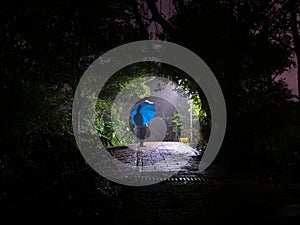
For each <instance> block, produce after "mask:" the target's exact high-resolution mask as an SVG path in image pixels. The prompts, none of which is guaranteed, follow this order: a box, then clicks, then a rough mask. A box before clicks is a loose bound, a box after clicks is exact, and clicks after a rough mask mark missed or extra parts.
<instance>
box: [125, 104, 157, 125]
mask: <svg viewBox="0 0 300 225" xmlns="http://www.w3.org/2000/svg"><path fill="white" fill-rule="evenodd" d="M155 114H156V106H155V104H154V103H153V102H150V101H148V100H145V101H143V102H141V103H139V104H137V105H136V106H135V107H134V109H133V111H132V112H131V121H132V123H133V124H136V125H138V126H142V125H145V124H147V123H149V122H150V121H151V120H152V118H153V117H154V116H155Z"/></svg>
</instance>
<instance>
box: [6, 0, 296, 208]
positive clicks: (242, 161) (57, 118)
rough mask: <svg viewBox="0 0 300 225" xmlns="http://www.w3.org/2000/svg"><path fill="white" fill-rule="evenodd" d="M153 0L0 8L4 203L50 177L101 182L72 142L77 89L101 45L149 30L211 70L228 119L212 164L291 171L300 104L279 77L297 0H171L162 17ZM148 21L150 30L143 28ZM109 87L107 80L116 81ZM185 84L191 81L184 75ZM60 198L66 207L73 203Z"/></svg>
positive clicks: (278, 174)
mask: <svg viewBox="0 0 300 225" xmlns="http://www.w3.org/2000/svg"><path fill="white" fill-rule="evenodd" d="M154 2H155V1H151V0H141V1H135V0H125V1H114V0H103V1H102V0H101V1H98V2H97V4H96V5H95V4H94V3H88V2H85V1H42V2H35V1H23V2H20V3H19V2H18V3H17V2H15V1H8V2H6V3H4V5H2V6H1V9H0V29H1V32H0V43H1V44H0V46H1V54H0V73H1V76H0V87H1V89H0V98H1V100H0V102H1V110H0V112H1V117H0V123H1V124H0V132H1V133H0V135H1V154H0V194H1V196H0V199H1V202H3V203H5V207H6V208H8V209H10V208H12V209H14V207H16V205H18V204H20V205H22V201H26V199H27V198H31V197H30V196H32V195H35V193H40V192H43V191H45V193H48V192H47V191H48V188H50V189H51V188H52V187H58V186H59V187H63V188H62V189H63V190H64V191H65V193H60V194H61V196H63V197H61V198H62V199H67V198H69V196H72V193H83V192H90V193H93V191H94V190H95V188H96V187H104V186H106V185H107V181H106V180H104V179H102V178H100V177H98V175H97V174H96V173H94V172H93V171H92V170H91V169H89V168H88V165H87V164H86V163H85V162H84V159H83V158H82V156H81V155H80V152H79V151H78V149H77V147H76V143H75V140H74V137H73V134H72V123H71V107H72V98H73V94H74V90H75V89H76V85H77V83H78V81H79V79H80V77H81V76H82V74H83V72H84V71H85V70H86V69H87V67H88V66H89V65H90V64H91V63H92V62H93V61H94V60H95V59H96V58H97V57H98V56H100V55H101V54H102V53H104V52H105V51H108V50H110V49H112V48H114V47H117V46H119V45H121V44H125V43H127V42H131V41H136V40H143V39H151V38H152V39H153V38H155V39H161V40H167V41H172V42H175V43H178V44H180V45H183V46H185V47H187V48H189V49H190V50H192V51H194V52H195V53H196V54H198V55H199V56H200V57H201V58H202V59H203V60H204V61H205V62H206V63H207V64H208V65H209V66H210V68H211V69H212V71H213V72H214V73H215V75H216V76H217V79H218V81H219V83H220V85H221V87H222V89H223V92H224V96H225V99H226V106H227V112H228V125H227V132H226V137H225V140H224V143H223V146H222V149H221V151H220V154H219V155H218V157H217V160H216V161H215V163H216V164H218V165H222V166H225V167H227V168H232V169H238V170H242V171H247V172H249V173H250V174H253V175H255V176H259V177H264V178H272V179H277V180H298V179H299V174H300V152H299V150H300V119H299V118H300V108H299V107H300V105H299V103H298V102H297V101H298V100H297V97H295V96H293V95H292V94H291V92H290V90H289V89H288V87H287V85H286V83H285V82H284V81H283V80H281V79H278V76H279V75H280V74H282V73H283V72H284V71H287V70H289V69H291V68H292V67H295V66H296V65H297V63H298V65H299V59H300V46H299V45H300V38H299V36H300V35H299V33H300V32H299V26H300V25H299V21H297V16H295V15H298V16H299V13H300V7H299V1H293V0H278V1H273V0H270V1H261V0H241V1H239V0H237V1H221V0H214V1H212V0H203V1H184V0H173V1H170V5H171V6H172V10H171V11H174V12H173V13H170V12H169V13H170V14H171V15H167V14H168V12H163V14H165V16H164V15H162V13H161V12H160V11H159V8H160V7H159V4H157V5H156V4H154ZM154 22H155V24H156V25H157V26H156V28H157V29H154V28H153V29H152V30H151V29H150V31H149V30H148V27H149V25H150V23H154ZM154 27H155V26H154ZM298 71H299V70H298ZM298 74H299V72H298ZM131 78H132V77H131ZM168 78H170V79H171V80H172V79H173V80H174V81H176V80H178V78H177V77H176V76H172V74H170V76H169V77H168ZM126 82H128V80H126ZM114 85H115V86H116V88H115V89H110V90H114V91H115V90H119V89H120V88H121V87H122V85H124V83H122V79H121V81H119V83H115V84H114ZM183 86H187V87H190V90H191V91H192V90H193V89H194V90H195V87H193V83H192V82H191V80H189V79H187V80H185V83H184V84H183ZM106 95H107V96H110V95H109V94H108V93H106ZM292 100H294V101H292ZM205 107H207V105H206V106H205ZM57 182H58V183H57ZM89 184H90V185H89ZM97 185H98V186H97ZM51 192H54V191H52V189H51ZM54 193H55V192H54ZM54 195H56V194H54ZM91 195H92V194H91ZM57 198H60V195H57ZM82 199H84V198H81V200H82ZM81 200H80V201H81ZM104 200H105V199H104ZM104 200H103V201H104ZM41 201H42V200H41ZM80 201H79V202H80ZM82 201H83V204H85V203H86V202H84V200H82ZM78 204H79V203H78ZM68 207H69V208H68V210H70V211H72V210H74V212H75V211H76V207H79V206H76V204H75V205H72V204H71V203H68ZM72 207H73V208H72ZM17 208H18V207H17ZM87 211H88V209H87ZM72 212H73V211H72Z"/></svg>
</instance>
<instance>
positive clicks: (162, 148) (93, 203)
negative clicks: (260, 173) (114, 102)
mask: <svg viewBox="0 0 300 225" xmlns="http://www.w3.org/2000/svg"><path fill="white" fill-rule="evenodd" d="M145 144H146V146H147V147H144V148H142V149H139V150H141V151H139V152H138V151H137V148H136V146H135V145H132V146H128V148H114V149H109V151H110V152H111V154H112V155H113V156H114V157H116V158H117V159H118V160H120V161H122V162H124V163H129V164H132V165H136V164H139V165H144V166H146V165H155V164H156V163H157V162H160V161H164V160H165V158H166V157H170V158H171V160H170V162H169V163H168V164H166V165H167V166H165V167H164V168H161V169H165V170H171V169H174V168H178V166H179V165H182V163H181V162H180V161H178V160H180V157H178V156H180V155H182V156H183V158H185V157H186V156H188V158H189V160H187V161H186V163H185V164H184V166H181V168H180V170H179V172H178V173H177V174H175V175H173V176H172V177H170V178H169V179H167V180H164V181H159V182H158V183H156V184H153V185H149V186H141V187H132V186H124V185H120V184H117V183H113V182H111V181H108V180H106V179H104V178H102V177H100V176H99V175H98V174H97V173H95V172H94V171H93V170H92V169H91V168H89V167H88V168H87V169H85V170H84V171H83V172H80V173H78V174H74V175H68V176H66V178H64V179H63V180H60V181H57V182H55V183H53V184H51V185H47V186H45V188H43V189H39V190H38V191H33V190H29V191H28V193H29V194H26V195H24V191H23V193H21V192H20V190H24V188H25V187H26V185H27V184H26V185H24V184H23V186H19V185H16V186H14V188H15V190H10V191H9V192H8V193H6V197H5V198H4V197H2V198H1V201H2V202H4V203H5V204H4V205H5V209H6V211H5V210H4V211H2V213H3V215H1V218H3V221H8V222H10V223H8V222H5V223H3V224H20V222H22V223H25V222H30V223H29V224H44V223H45V220H46V221H48V222H50V221H51V222H53V223H60V222H66V223H68V224H69V223H73V222H76V223H80V224H101V225H102V224H104V225H127V224H128V225H150V224H151V225H153V224H159V225H164V224H172V225H185V224H189V225H192V224H212V225H217V224H239V225H240V224H242V225H252V224H255V225H256V224H277V225H279V224H280V225H298V224H300V223H299V221H300V184H299V183H291V182H287V183H285V182H276V181H272V180H268V179H261V178H255V177H252V176H249V175H247V174H245V173H243V172H240V171H225V170H224V168H220V167H217V166H214V165H211V166H210V167H209V168H208V169H207V170H206V171H205V172H202V173H201V172H199V171H198V165H199V162H200V159H201V155H200V154H199V153H197V152H196V151H195V150H193V149H191V148H186V147H184V146H182V148H178V145H183V144H182V143H175V142H174V143H167V142H165V143H145ZM174 149H175V150H174ZM184 156H185V157H184ZM172 159H174V160H172ZM148 172H151V171H148ZM24 196H25V197H24ZM4 216H6V217H7V218H6V219H5V220H4ZM14 220H18V222H16V221H14ZM19 220H20V221H19ZM33 221H34V222H35V223H32V222H33Z"/></svg>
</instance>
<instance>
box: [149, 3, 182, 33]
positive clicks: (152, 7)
mask: <svg viewBox="0 0 300 225" xmlns="http://www.w3.org/2000/svg"><path fill="white" fill-rule="evenodd" d="M146 2H147V5H148V8H149V10H150V11H151V14H152V19H153V20H154V21H155V22H157V23H159V24H160V25H161V27H162V28H163V30H164V32H165V33H167V34H168V35H169V36H171V37H176V34H177V30H176V29H175V28H174V27H172V26H171V25H170V24H169V23H168V22H167V21H166V20H165V19H164V18H163V17H162V15H161V14H160V13H159V12H158V9H157V7H156V5H155V2H154V1H153V0H146Z"/></svg>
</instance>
